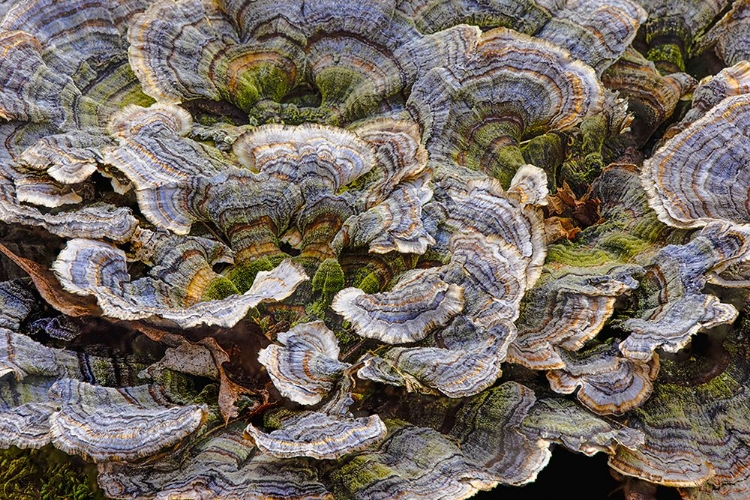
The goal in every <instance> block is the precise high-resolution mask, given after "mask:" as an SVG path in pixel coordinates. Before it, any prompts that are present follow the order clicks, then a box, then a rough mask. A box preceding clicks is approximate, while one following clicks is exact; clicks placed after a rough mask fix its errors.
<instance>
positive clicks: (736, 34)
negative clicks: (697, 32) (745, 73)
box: [698, 0, 750, 64]
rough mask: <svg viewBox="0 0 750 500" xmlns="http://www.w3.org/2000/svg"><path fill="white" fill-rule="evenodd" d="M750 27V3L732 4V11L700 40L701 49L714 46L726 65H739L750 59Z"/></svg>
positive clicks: (744, 1) (740, 1)
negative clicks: (749, 37)
mask: <svg viewBox="0 0 750 500" xmlns="http://www.w3.org/2000/svg"><path fill="white" fill-rule="evenodd" d="M748 25H750V2H747V1H746V0H739V1H736V2H732V9H731V10H730V11H729V12H727V13H726V14H725V15H724V17H723V18H721V20H720V21H719V22H718V23H716V24H715V25H714V26H713V27H712V28H711V30H710V31H709V32H708V33H706V35H705V37H703V38H702V39H699V40H698V44H699V46H700V47H701V48H703V49H705V48H707V47H711V46H714V50H715V51H716V54H717V55H718V56H719V57H721V58H722V59H723V60H724V62H725V63H726V64H738V63H740V62H742V61H743V60H746V59H750V44H749V43H748V40H747V29H748Z"/></svg>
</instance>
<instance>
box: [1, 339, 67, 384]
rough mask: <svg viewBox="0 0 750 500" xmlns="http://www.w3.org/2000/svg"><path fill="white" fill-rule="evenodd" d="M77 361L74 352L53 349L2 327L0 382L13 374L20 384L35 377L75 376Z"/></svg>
mask: <svg viewBox="0 0 750 500" xmlns="http://www.w3.org/2000/svg"><path fill="white" fill-rule="evenodd" d="M78 374H79V368H78V360H77V357H76V355H75V353H73V352H72V351H65V350H62V349H53V348H51V347H47V346H45V345H43V344H40V343H39V342H36V341H34V340H32V339H31V338H29V337H27V336H26V335H23V334H21V333H16V332H13V331H10V330H7V329H5V328H0V380H2V379H3V378H6V377H8V376H9V375H12V378H13V379H15V380H17V381H20V380H22V379H24V378H25V377H27V376H32V377H66V376H67V377H76V376H78Z"/></svg>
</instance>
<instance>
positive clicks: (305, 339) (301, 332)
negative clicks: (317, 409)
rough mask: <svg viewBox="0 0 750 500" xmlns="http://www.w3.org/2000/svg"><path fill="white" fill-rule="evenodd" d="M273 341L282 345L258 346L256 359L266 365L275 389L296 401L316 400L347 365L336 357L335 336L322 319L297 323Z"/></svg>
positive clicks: (309, 402) (337, 351)
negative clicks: (263, 347) (259, 347)
mask: <svg viewBox="0 0 750 500" xmlns="http://www.w3.org/2000/svg"><path fill="white" fill-rule="evenodd" d="M276 340H278V341H279V342H280V343H282V344H283V345H284V346H283V347H282V346H278V345H270V346H268V347H266V348H265V349H261V350H260V351H259V352H258V361H260V363H261V364H262V365H263V366H265V367H266V370H267V371H268V374H269V375H270V376H271V380H273V383H274V385H275V386H276V388H277V389H278V390H279V392H281V394H282V395H283V396H285V397H287V398H289V399H291V400H292V401H295V402H297V403H301V404H305V405H313V404H316V403H318V402H320V400H321V399H323V397H324V396H326V395H327V394H328V393H329V392H330V391H331V389H332V388H333V384H334V382H335V380H336V378H337V376H338V375H339V374H340V373H341V372H342V371H343V370H344V369H346V368H347V367H348V366H349V365H348V364H347V363H342V362H340V361H339V360H338V357H339V346H338V341H337V340H336V336H335V335H334V334H333V332H332V331H331V330H329V329H328V328H327V327H326V326H325V323H323V322H322V321H315V322H312V323H303V324H300V325H297V326H295V327H294V328H292V329H291V330H289V331H288V332H283V333H280V334H279V335H278V337H277V338H276Z"/></svg>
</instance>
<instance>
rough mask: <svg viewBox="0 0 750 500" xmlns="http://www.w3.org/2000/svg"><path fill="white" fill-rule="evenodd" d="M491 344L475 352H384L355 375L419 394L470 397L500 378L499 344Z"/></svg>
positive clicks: (422, 349)
mask: <svg viewBox="0 0 750 500" xmlns="http://www.w3.org/2000/svg"><path fill="white" fill-rule="evenodd" d="M493 340H494V339H488V340H487V345H485V346H483V348H480V347H478V346H474V349H468V348H467V349H455V350H451V349H440V348H437V347H415V348H400V347H396V348H393V349H391V350H389V351H388V352H386V353H385V355H384V356H383V359H382V360H377V361H376V360H375V359H372V358H371V359H369V360H367V361H366V362H365V366H363V367H362V368H361V369H360V370H359V371H358V372H357V375H359V376H360V377H362V378H366V379H369V380H374V381H376V382H382V383H386V384H392V385H405V386H406V387H407V389H409V390H416V391H419V392H432V391H434V390H438V391H440V392H442V393H443V394H445V395H446V396H448V397H451V398H461V397H465V396H473V395H474V394H477V393H479V392H481V391H483V390H484V389H486V388H487V387H489V386H491V385H492V384H494V383H495V381H496V380H497V378H498V377H499V376H500V363H499V362H498V356H497V352H496V351H497V346H496V345H495V344H498V343H499V342H497V341H496V340H494V341H493ZM425 388H426V389H425Z"/></svg>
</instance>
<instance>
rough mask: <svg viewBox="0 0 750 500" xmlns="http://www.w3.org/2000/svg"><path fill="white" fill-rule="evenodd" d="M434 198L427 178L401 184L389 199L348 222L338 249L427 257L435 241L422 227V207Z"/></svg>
mask: <svg viewBox="0 0 750 500" xmlns="http://www.w3.org/2000/svg"><path fill="white" fill-rule="evenodd" d="M431 197H432V190H431V189H430V188H429V187H428V186H427V179H425V178H424V176H423V177H420V178H417V179H414V180H411V181H406V182H403V183H401V184H399V185H398V186H397V187H396V188H395V189H394V190H393V191H392V192H391V193H390V195H389V196H388V198H386V200H385V201H384V202H382V203H379V204H378V205H375V206H374V207H372V208H371V209H370V210H368V211H366V212H363V213H362V214H359V215H356V216H352V217H350V218H349V219H347V220H346V222H345V223H344V226H343V227H342V229H341V232H342V233H341V234H339V235H337V236H336V239H335V240H334V246H336V245H337V244H338V245H341V243H339V242H342V241H345V242H346V243H347V246H353V247H357V246H364V245H369V250H370V252H373V253H388V252H399V253H414V254H423V253H425V252H426V251H427V247H428V246H430V245H433V244H434V243H435V239H434V238H433V237H432V236H431V235H430V234H429V233H427V231H426V230H425V228H424V225H423V224H422V206H423V205H424V204H425V203H427V202H428V201H429V199H430V198H431Z"/></svg>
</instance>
